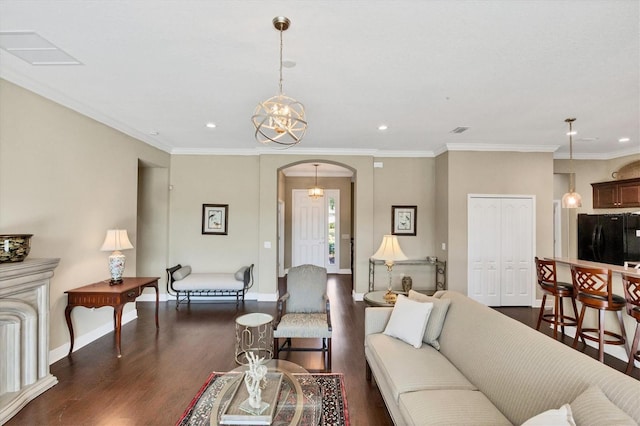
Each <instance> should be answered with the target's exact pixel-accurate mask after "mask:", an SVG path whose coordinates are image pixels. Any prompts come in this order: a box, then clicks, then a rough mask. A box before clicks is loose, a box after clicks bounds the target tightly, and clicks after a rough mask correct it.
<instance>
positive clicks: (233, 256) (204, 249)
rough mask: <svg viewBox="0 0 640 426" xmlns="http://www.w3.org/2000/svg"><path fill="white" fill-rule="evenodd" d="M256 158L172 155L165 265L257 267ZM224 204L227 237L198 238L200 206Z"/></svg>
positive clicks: (223, 269)
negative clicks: (168, 227)
mask: <svg viewBox="0 0 640 426" xmlns="http://www.w3.org/2000/svg"><path fill="white" fill-rule="evenodd" d="M258 168H259V157H256V156H215V155H173V156H172V157H171V178H170V184H171V186H172V189H171V191H170V195H169V197H170V201H169V204H170V208H169V211H170V218H171V222H170V231H169V264H170V265H175V264H178V263H180V264H182V265H191V267H192V268H193V270H194V271H196V272H234V271H236V270H237V269H238V268H240V267H241V266H243V265H250V264H252V263H253V264H255V265H256V272H257V268H258V251H259V247H258V239H257V236H258V221H257V220H256V214H257V212H258V210H259V203H258V201H259V194H258V191H259V181H258ZM203 204H228V205H229V209H228V218H227V219H228V223H227V227H228V228H227V231H228V232H227V235H209V234H205V235H203V234H202V205H203ZM256 289H257V287H256V288H253V289H251V291H255V290H256Z"/></svg>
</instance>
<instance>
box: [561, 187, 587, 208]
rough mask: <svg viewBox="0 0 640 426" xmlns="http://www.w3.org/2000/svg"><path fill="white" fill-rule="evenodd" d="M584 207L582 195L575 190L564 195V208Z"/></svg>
mask: <svg viewBox="0 0 640 426" xmlns="http://www.w3.org/2000/svg"><path fill="white" fill-rule="evenodd" d="M578 207H582V197H581V196H580V194H578V193H577V192H575V191H569V192H567V193H566V194H564V195H563V196H562V208H564V209H575V208H578Z"/></svg>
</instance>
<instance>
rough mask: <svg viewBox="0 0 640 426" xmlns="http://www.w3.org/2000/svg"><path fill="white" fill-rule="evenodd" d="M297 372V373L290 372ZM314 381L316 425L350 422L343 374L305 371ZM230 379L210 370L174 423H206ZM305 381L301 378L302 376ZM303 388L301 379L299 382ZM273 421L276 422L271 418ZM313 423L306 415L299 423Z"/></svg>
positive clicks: (198, 425) (188, 425)
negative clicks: (318, 403)
mask: <svg viewBox="0 0 640 426" xmlns="http://www.w3.org/2000/svg"><path fill="white" fill-rule="evenodd" d="M293 376H297V375H295V374H294V375H293ZM301 378H308V379H309V380H313V383H317V385H318V387H319V390H320V393H321V395H322V412H321V417H320V422H319V423H318V424H319V425H322V426H349V411H348V409H347V396H346V393H345V389H344V376H343V375H342V374H340V373H318V374H311V375H304V376H303V377H301ZM230 380H233V375H229V374H228V373H219V372H213V373H211V375H210V376H209V378H208V379H207V381H206V382H205V384H204V385H203V386H202V387H201V388H200V390H199V391H198V393H197V394H196V396H195V397H194V398H193V400H192V401H191V403H190V404H189V407H187V409H186V410H185V412H184V414H182V417H180V420H178V422H177V423H176V426H209V425H213V424H216V423H215V422H213V423H211V414H212V410H213V408H214V406H215V405H216V396H217V395H218V394H219V393H220V391H221V390H222V389H223V387H224V386H225V385H227V384H228V383H229V381H230ZM301 381H302V382H304V380H301ZM302 386H303V388H304V386H305V385H304V383H302ZM274 423H275V422H274ZM310 423H315V420H314V421H313V422H311V421H309V420H306V419H305V417H303V418H302V419H301V421H300V422H299V423H298V424H300V425H306V424H310Z"/></svg>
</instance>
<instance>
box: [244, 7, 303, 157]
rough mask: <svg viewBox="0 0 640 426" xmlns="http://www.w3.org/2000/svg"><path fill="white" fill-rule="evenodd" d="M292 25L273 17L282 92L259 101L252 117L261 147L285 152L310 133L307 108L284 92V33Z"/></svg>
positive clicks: (281, 18)
mask: <svg viewBox="0 0 640 426" xmlns="http://www.w3.org/2000/svg"><path fill="white" fill-rule="evenodd" d="M290 24H291V21H290V20H289V18H287V17H284V16H276V17H275V18H273V26H274V27H275V29H276V30H278V31H280V85H279V88H280V90H279V91H278V94H277V95H276V96H273V97H271V98H269V99H267V100H266V101H263V102H260V103H259V104H258V106H257V107H256V110H255V111H254V113H253V116H252V117H251V121H252V122H253V126H254V127H255V128H256V132H255V138H256V140H257V141H258V142H260V143H262V144H268V143H270V142H273V143H275V144H277V145H280V147H281V148H283V149H286V148H289V147H292V146H294V145H297V144H298V143H300V141H301V140H302V138H303V137H304V133H305V132H306V130H307V121H306V119H305V113H304V106H303V105H302V104H301V103H300V102H298V101H296V100H295V99H293V98H290V97H289V96H285V95H284V93H283V92H282V32H283V31H286V30H287V28H289V25H290Z"/></svg>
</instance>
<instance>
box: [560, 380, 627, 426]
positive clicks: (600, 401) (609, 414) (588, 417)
mask: <svg viewBox="0 0 640 426" xmlns="http://www.w3.org/2000/svg"><path fill="white" fill-rule="evenodd" d="M638 403H639V404H640V395H638ZM571 411H572V412H573V417H574V419H575V420H576V424H577V425H580V426H583V425H584V426H590V425H594V426H597V425H605V424H607V425H616V426H625V425H637V423H636V422H635V421H634V420H633V419H632V418H631V417H629V416H628V415H627V414H625V413H624V412H623V411H622V410H620V409H619V408H618V407H616V406H615V405H614V404H613V402H611V401H609V399H608V398H607V396H606V395H605V394H603V393H602V391H601V390H600V388H599V387H598V386H589V387H588V388H587V390H585V391H584V392H582V393H581V394H580V395H578V396H577V397H576V399H574V400H573V401H572V402H571Z"/></svg>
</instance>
